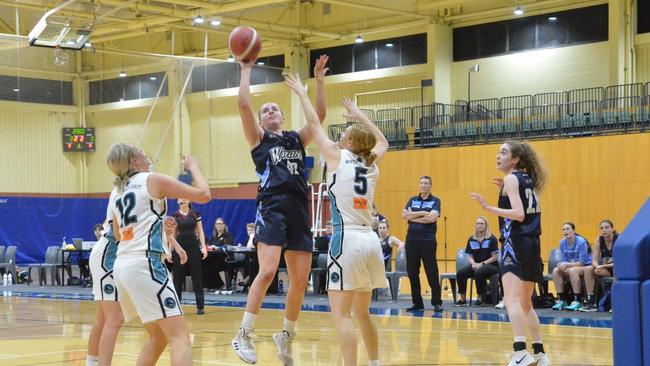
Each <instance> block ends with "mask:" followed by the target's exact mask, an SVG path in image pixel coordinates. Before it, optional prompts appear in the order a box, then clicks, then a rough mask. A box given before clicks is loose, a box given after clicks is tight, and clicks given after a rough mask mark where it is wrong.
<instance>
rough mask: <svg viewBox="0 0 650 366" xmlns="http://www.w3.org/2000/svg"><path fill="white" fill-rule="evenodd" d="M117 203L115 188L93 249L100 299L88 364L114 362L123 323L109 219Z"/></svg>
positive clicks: (95, 291)
mask: <svg viewBox="0 0 650 366" xmlns="http://www.w3.org/2000/svg"><path fill="white" fill-rule="evenodd" d="M114 204H115V190H113V192H111V196H110V199H109V200H108V207H107V208H106V221H104V225H103V229H102V236H101V238H99V240H97V243H95V246H94V247H93V250H92V251H91V252H90V261H89V265H90V273H91V275H92V278H93V297H94V299H95V301H97V317H96V319H95V324H94V325H93V328H92V330H91V331H90V336H89V337H88V357H87V359H86V366H95V365H110V364H111V361H112V359H113V350H114V349H115V340H116V339H117V334H118V332H119V331H120V327H121V326H122V323H124V317H123V316H122V309H121V308H120V304H119V303H118V302H117V300H118V293H117V290H116V289H115V281H114V279H113V264H114V263H115V258H116V255H117V245H118V242H117V241H116V240H115V236H114V235H113V227H112V220H110V217H111V211H110V207H111V206H112V205H114Z"/></svg>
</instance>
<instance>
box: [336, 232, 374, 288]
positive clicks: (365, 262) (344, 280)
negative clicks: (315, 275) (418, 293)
mask: <svg viewBox="0 0 650 366" xmlns="http://www.w3.org/2000/svg"><path fill="white" fill-rule="evenodd" d="M349 226H350V225H346V226H345V229H344V230H341V228H340V227H339V226H335V227H334V235H332V240H331V241H330V248H329V255H328V258H327V289H328V290H341V291H372V290H373V289H375V288H384V287H387V280H386V269H385V267H384V256H383V254H382V251H381V243H380V242H379V238H378V237H377V234H375V232H374V231H372V230H371V229H370V228H369V227H364V226H358V227H349Z"/></svg>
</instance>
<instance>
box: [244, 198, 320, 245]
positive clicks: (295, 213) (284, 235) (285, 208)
mask: <svg viewBox="0 0 650 366" xmlns="http://www.w3.org/2000/svg"><path fill="white" fill-rule="evenodd" d="M255 241H256V242H262V243H264V244H267V245H277V246H281V247H283V248H284V249H287V250H299V251H303V252H310V253H311V252H312V251H313V247H314V245H313V242H312V233H311V228H310V225H309V212H308V210H307V199H306V198H301V197H297V196H296V195H292V194H274V195H272V196H267V197H264V198H262V199H259V200H258V201H257V213H256V214H255Z"/></svg>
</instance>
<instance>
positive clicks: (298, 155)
mask: <svg viewBox="0 0 650 366" xmlns="http://www.w3.org/2000/svg"><path fill="white" fill-rule="evenodd" d="M251 156H252V157H253V163H255V172H256V173H257V176H258V177H259V179H260V186H259V188H258V192H257V198H258V199H262V198H264V197H268V196H270V195H273V194H276V193H292V194H297V195H299V196H301V197H307V181H306V180H305V174H304V173H305V148H304V147H303V146H302V142H301V141H300V135H298V132H296V131H282V135H279V134H275V133H272V132H269V131H266V130H264V137H263V138H262V141H261V142H260V144H259V145H257V146H256V147H255V148H254V149H253V150H251Z"/></svg>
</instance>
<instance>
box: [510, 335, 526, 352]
mask: <svg viewBox="0 0 650 366" xmlns="http://www.w3.org/2000/svg"><path fill="white" fill-rule="evenodd" d="M512 348H513V349H514V351H515V352H517V351H525V350H526V337H515V343H513V345H512Z"/></svg>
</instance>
